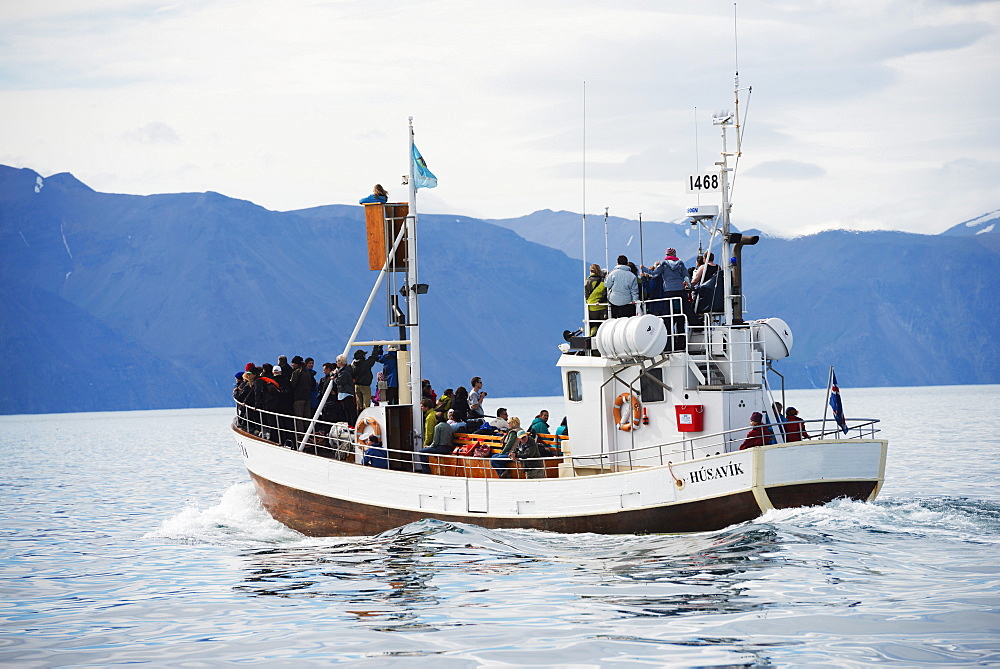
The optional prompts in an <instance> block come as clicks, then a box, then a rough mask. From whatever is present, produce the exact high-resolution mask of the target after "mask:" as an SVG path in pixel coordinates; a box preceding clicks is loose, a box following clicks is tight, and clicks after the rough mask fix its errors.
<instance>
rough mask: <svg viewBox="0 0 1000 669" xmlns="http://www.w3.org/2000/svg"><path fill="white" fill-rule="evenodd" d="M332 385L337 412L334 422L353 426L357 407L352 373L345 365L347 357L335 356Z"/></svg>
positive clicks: (356, 415)
mask: <svg viewBox="0 0 1000 669" xmlns="http://www.w3.org/2000/svg"><path fill="white" fill-rule="evenodd" d="M333 384H334V386H336V387H335V388H334V392H336V393H337V407H338V408H337V410H336V412H335V416H336V419H335V421H334V422H340V421H343V422H345V423H348V424H350V425H354V421H355V420H357V418H358V405H357V403H356V402H355V401H354V372H353V371H351V366H350V365H348V364H347V356H346V355H344V354H343V353H341V354H340V355H338V356H337V367H336V369H334V370H333Z"/></svg>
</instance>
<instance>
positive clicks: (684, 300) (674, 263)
mask: <svg viewBox="0 0 1000 669" xmlns="http://www.w3.org/2000/svg"><path fill="white" fill-rule="evenodd" d="M643 269H646V268H643ZM649 275H650V276H651V277H653V278H657V277H658V278H660V280H661V281H662V282H663V297H664V298H667V299H669V298H680V312H683V314H684V317H685V319H686V320H687V321H688V322H693V321H694V310H693V309H692V308H691V302H690V300H688V294H687V287H688V274H687V268H686V267H684V261H683V260H681V259H680V258H678V257H677V249H675V248H673V247H671V248H668V249H667V253H666V256H665V257H664V258H663V261H662V262H660V263H659V264H657V265H656V267H654V268H653V269H652V270H649ZM666 304H667V311H672V312H673V313H675V314H677V313H679V312H678V305H677V300H673V301H672V302H667V303H666ZM675 324H677V325H683V321H680V320H679V319H678V320H677V321H675Z"/></svg>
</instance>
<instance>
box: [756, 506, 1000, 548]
mask: <svg viewBox="0 0 1000 669" xmlns="http://www.w3.org/2000/svg"><path fill="white" fill-rule="evenodd" d="M752 523H753V524H769V525H796V526H798V527H801V528H811V529H815V530H820V531H835V532H838V531H854V530H863V531H868V532H877V533H883V534H907V535H915V536H925V537H931V536H933V537H941V538H950V539H955V540H960V541H961V540H970V539H972V540H975V541H985V542H988V543H998V544H1000V506H998V505H996V504H992V503H990V502H985V501H982V500H967V499H960V498H938V499H908V500H892V499H881V500H878V501H876V502H858V501H854V500H847V499H838V500H834V501H832V502H830V503H829V504H826V505H824V506H813V507H804V508H795V509H774V510H771V511H768V512H767V513H765V514H764V515H763V516H761V517H760V518H758V519H757V520H755V521H752Z"/></svg>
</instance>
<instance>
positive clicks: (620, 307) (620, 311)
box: [604, 255, 639, 318]
mask: <svg viewBox="0 0 1000 669" xmlns="http://www.w3.org/2000/svg"><path fill="white" fill-rule="evenodd" d="M604 286H605V287H606V288H607V293H608V295H607V296H608V303H609V304H610V305H611V318H622V317H624V316H635V303H636V302H637V301H638V300H639V281H638V279H636V276H635V274H633V273H632V270H631V269H630V268H629V266H628V258H627V257H626V256H623V255H621V256H618V264H617V265H616V266H615V268H614V269H613V270H611V271H610V272H608V276H607V277H606V278H605V279H604Z"/></svg>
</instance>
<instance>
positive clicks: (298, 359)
mask: <svg viewBox="0 0 1000 669" xmlns="http://www.w3.org/2000/svg"><path fill="white" fill-rule="evenodd" d="M303 362H304V360H302V356H301V355H297V356H295V357H294V358H292V364H293V365H301V364H302V363H303Z"/></svg>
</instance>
